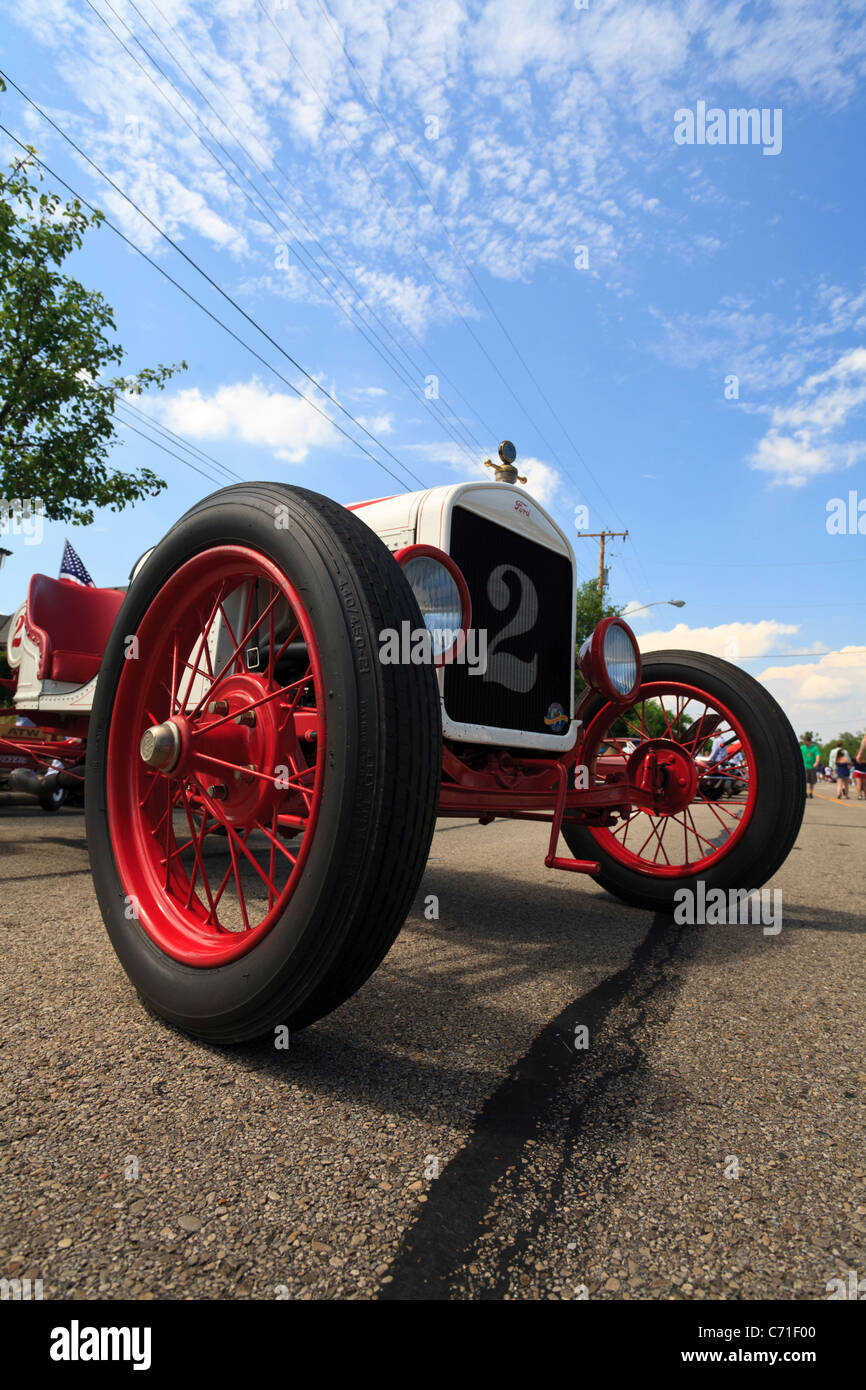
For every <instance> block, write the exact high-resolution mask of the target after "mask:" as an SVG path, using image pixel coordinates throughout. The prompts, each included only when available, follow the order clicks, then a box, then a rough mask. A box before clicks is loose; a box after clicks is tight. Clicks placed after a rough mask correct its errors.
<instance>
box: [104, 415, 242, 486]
mask: <svg viewBox="0 0 866 1390" xmlns="http://www.w3.org/2000/svg"><path fill="white" fill-rule="evenodd" d="M117 423H118V424H119V425H123V427H124V429H127V430H132V431H133V433H134V434H140V435H141V437H142V439H146V440H147V442H148V444H155V445H156V447H157V449H162V452H163V453H164V454H170V455H171V457H172V458H174V459H177V460H178V462H180V463H184V464H186V466H187V468H191V469H192V470H193V472H194V473H198V474H199V475H200V476H201V477H202V478H207V481H208V482H209V483H219V482H221V481H222V480H221V479H220V478H214V477H213V475H212V474H210V473H205V472H204V470H203V469H201V468H197V467H196V465H195V464H194V463H191V462H190V460H189V459H185V458H184V457H183V456H182V455H181V454H176V453H175V451H174V449H169V447H168V445H166V444H161V443H160V441H159V440H158V439H154V438H153V437H152V436H151V435H149V434H145V432H144V430H140V429H139V428H138V426H137V425H133V424H132V422H131V421H129V420H124V419H123V418H122V417H120V416H119V417H118V420H117Z"/></svg>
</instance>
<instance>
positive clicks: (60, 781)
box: [6, 767, 84, 796]
mask: <svg viewBox="0 0 866 1390" xmlns="http://www.w3.org/2000/svg"><path fill="white" fill-rule="evenodd" d="M6 786H7V788H8V789H9V791H11V792H26V793H27V795H28V796H40V795H41V794H42V792H43V791H44V792H48V794H49V795H53V793H54V792H56V791H57V790H58V789H59V788H60V787H62V788H63V790H64V791H68V792H74V791H80V790H81V788H82V787H83V786H84V778H83V777H82V776H81V774H80V773H79V774H78V775H77V776H76V774H75V773H74V772H66V771H63V772H34V771H33V769H32V768H29V767H16V768H15V770H14V771H13V772H10V774H9V777H8V780H7V782H6Z"/></svg>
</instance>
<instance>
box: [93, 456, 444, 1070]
mask: <svg viewBox="0 0 866 1390" xmlns="http://www.w3.org/2000/svg"><path fill="white" fill-rule="evenodd" d="M278 507H279V508H283V507H284V508H286V509H287V516H288V526H287V528H283V529H275V524H274V518H275V516H276V514H277V512H276V509H277V508H278ZM225 544H242V545H244V546H247V547H250V548H252V549H254V550H256V551H258V552H259V553H260V554H262V555H264V556H267V557H268V558H269V559H270V560H272V561H274V562H275V563H276V564H277V565H278V566H279V567H280V569H281V570H282V572H283V573H284V574H285V575H286V576H287V578H288V579H289V580H290V582H291V583H292V584H293V585H294V586H295V589H296V591H297V592H298V593H300V594H301V595H302V596H303V600H304V603H305V604H306V606H307V610H308V613H309V614H310V617H311V621H312V622H313V624H314V627H315V634H316V641H317V644H318V646H319V652H320V657H321V660H322V666H323V669H324V670H325V671H326V673H327V685H328V687H329V689H328V696H329V702H328V706H327V717H328V724H327V727H328V733H327V750H328V756H327V760H326V764H325V767H326V770H325V775H324V785H323V794H322V801H321V806H320V810H319V818H318V821H317V824H316V830H315V834H314V838H313V843H312V848H311V851H310V854H309V858H308V860H307V862H306V865H305V867H304V869H303V874H302V877H301V880H300V882H299V884H298V887H297V888H296V890H295V892H294V893H293V895H292V897H291V898H290V900H289V902H288V905H287V908H286V911H285V912H284V914H283V916H282V917H281V918H280V919H279V921H278V922H277V923H276V925H274V926H273V927H272V928H271V930H270V931H269V932H268V933H267V934H266V935H265V936H264V937H263V938H262V939H261V940H260V941H259V943H258V944H256V945H254V946H253V948H252V949H251V950H249V951H248V952H247V953H246V954H245V955H243V956H241V957H239V958H238V959H236V960H234V961H231V962H229V963H227V964H223V965H219V966H215V967H212V968H206V969H202V968H197V967H194V966H188V965H185V964H182V963H179V962H178V961H176V960H174V959H172V958H171V957H170V956H169V955H167V954H166V953H165V952H163V951H162V950H160V949H159V948H158V947H157V946H156V944H155V942H154V941H153V940H152V939H151V938H150V937H149V936H148V935H147V934H146V932H145V931H144V929H143V928H142V927H141V926H139V924H138V923H137V922H135V921H129V920H127V917H126V915H125V911H124V907H125V902H126V892H127V891H128V890H125V889H124V887H123V885H122V883H121V881H120V877H119V874H118V870H117V865H116V863H115V859H114V855H113V852H112V845H111V839H110V834H109V824H108V814H107V806H106V802H107V794H106V755H107V746H108V738H107V734H108V725H109V721H110V719H111V713H112V706H113V702H114V697H115V692H116V688H117V685H118V681H119V679H120V672H121V669H122V666H123V662H124V635H125V634H128V633H134V632H136V630H137V628H138V625H139V623H140V621H141V619H142V616H143V614H144V613H145V612H146V610H147V608H148V606H149V604H150V603H151V602H152V601H153V599H154V597H155V595H156V594H157V593H158V591H159V589H160V587H161V585H162V584H163V583H164V582H165V581H166V579H167V578H168V576H170V575H171V574H172V573H174V572H175V571H176V570H177V569H178V568H179V567H180V566H181V565H182V564H183V563H185V562H186V561H187V560H188V559H190V557H192V556H193V555H196V554H199V553H201V552H202V551H204V550H208V549H210V548H212V547H213V546H215V545H225ZM404 620H408V622H409V623H410V624H411V625H412V627H413V628H415V627H420V626H422V625H423V621H422V618H421V614H420V611H419V609H418V605H417V603H416V600H415V597H414V595H413V593H412V590H411V589H410V587H409V585H408V583H407V581H406V579H405V577H404V575H403V573H402V571H401V569H400V567H399V566H398V565H397V564H396V562H395V561H394V559H393V557H392V555H391V554H390V553H389V551H388V550H387V548H386V547H385V545H384V544H383V543H382V541H381V540H379V538H378V537H377V536H376V535H375V534H374V533H373V532H372V531H371V530H370V529H369V527H367V526H366V525H365V524H364V523H363V522H362V521H361V520H360V519H359V518H358V517H357V516H355V515H354V513H352V512H350V511H347V510H346V509H345V508H343V507H341V506H339V505H338V504H337V503H335V502H332V501H331V500H330V499H328V498H325V497H322V496H320V495H319V494H317V493H314V492H309V491H307V490H306V489H303V488H296V487H288V486H282V485H279V484H275V483H251V484H242V485H239V486H237V487H230V488H225V489H224V490H222V491H220V492H217V493H215V494H213V495H212V496H210V497H208V498H206V499H205V500H204V501H202V502H200V503H199V504H198V505H197V506H195V507H193V508H192V510H191V511H189V512H187V514H186V515H185V516H184V517H183V518H182V519H181V520H180V521H179V522H178V523H177V524H176V525H175V526H174V527H173V528H172V530H171V531H170V532H169V533H168V535H167V536H166V537H165V538H164V539H163V540H162V541H161V542H160V544H159V545H158V546H157V547H156V549H155V550H154V552H153V553H152V554H151V556H150V557H149V559H148V560H147V562H146V564H145V565H144V567H143V569H142V570H141V572H140V574H139V575H138V577H137V578H136V580H135V582H134V583H133V585H132V586H131V588H130V590H129V593H128V595H127V597H126V599H125V601H124V604H123V607H122V608H121V610H120V613H119V615H118V618H117V622H116V624H115V627H114V630H113V632H112V635H111V638H110V641H109V644H108V648H107V651H106V654H105V659H104V661H103V664H102V668H101V671H100V675H99V681H98V684H97V690H96V696H95V700H94V706H93V714H92V718H91V726H90V727H91V733H90V741H89V745H88V754H87V781H86V817H87V838H88V845H89V850H90V859H91V865H92V870H93V878H94V883H95V886H96V892H97V897H98V899H99V904H100V908H101V910H102V915H103V918H104V920H105V924H106V927H107V929H108V933H109V936H110V937H111V940H112V943H113V945H114V948H115V950H116V952H117V954H118V956H119V958H120V960H121V963H122V964H123V967H124V969H125V970H126V972H127V974H128V975H129V977H130V979H131V980H132V982H133V984H134V985H135V986H136V988H137V989H138V991H139V993H140V995H141V996H142V998H143V1000H144V1001H145V1003H146V1004H147V1005H148V1006H149V1007H150V1008H151V1009H152V1010H154V1011H155V1012H156V1013H158V1014H160V1015H161V1016H162V1017H163V1018H165V1019H167V1020H169V1021H170V1022H172V1023H174V1024H176V1025H178V1026H180V1027H181V1028H183V1029H184V1030H185V1031H187V1032H189V1033H191V1034H193V1035H195V1036H197V1037H201V1038H205V1039H208V1040H210V1041H213V1042H219V1043H237V1042H242V1041H246V1040H249V1039H252V1038H255V1037H258V1036H261V1035H263V1034H265V1033H272V1032H273V1029H274V1028H275V1026H276V1025H278V1024H287V1025H288V1026H289V1027H290V1028H293V1029H297V1028H301V1027H304V1026H306V1025H308V1024H310V1023H312V1022H314V1021H315V1020H316V1019H318V1018H321V1017H322V1016H323V1015H324V1014H327V1013H329V1012H330V1011H331V1010H333V1009H335V1008H336V1007H337V1006H338V1005H339V1004H341V1003H342V1002H343V1001H344V1000H345V999H347V998H348V997H349V996H350V995H352V994H353V993H354V992H355V991H356V990H357V989H358V988H359V987H360V986H361V985H362V984H363V982H364V981H365V980H366V979H367V978H368V976H369V975H370V974H371V973H372V972H373V971H374V970H375V968H376V967H377V966H378V964H379V963H380V961H381V960H382V959H383V957H384V956H385V954H386V953H387V951H388V950H389V948H390V946H391V945H392V943H393V941H394V939H395V937H396V936H397V934H398V932H399V930H400V927H401V926H402V923H403V921H404V919H405V916H406V913H407V912H408V910H409V907H410V905H411V903H412V900H413V897H414V895H415V892H416V890H417V887H418V884H419V881H420V879H421V876H422V874H423V871H424V867H425V864H426V860H427V855H428V852H429V847H430V841H431V838H432V834H433V829H434V824H435V816H436V810H437V805H438V791H439V782H440V778H441V757H442V753H441V721H440V703H439V694H438V687H437V684H436V678H435V673H434V671H433V668H432V667H431V666H426V665H421V666H404V665H383V664H382V663H381V662H380V661H379V660H378V649H379V637H378V634H379V633H380V632H381V630H382V629H383V628H387V627H396V628H397V629H398V630H399V627H400V623H401V622H402V621H404ZM135 756H137V754H136V750H134V749H130V757H135Z"/></svg>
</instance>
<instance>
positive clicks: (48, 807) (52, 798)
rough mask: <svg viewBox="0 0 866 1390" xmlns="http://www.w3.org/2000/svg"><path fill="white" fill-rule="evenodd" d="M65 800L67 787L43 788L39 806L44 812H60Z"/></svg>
mask: <svg viewBox="0 0 866 1390" xmlns="http://www.w3.org/2000/svg"><path fill="white" fill-rule="evenodd" d="M65 800H66V789H65V787H58V786H50V787H42V789H41V790H40V792H39V805H40V806H41V807H42V809H43V811H49V812H54V811H59V810H60V807H61V806H62V805H63V803H64V801H65Z"/></svg>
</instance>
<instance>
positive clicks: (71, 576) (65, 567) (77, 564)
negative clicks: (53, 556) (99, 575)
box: [58, 541, 96, 588]
mask: <svg viewBox="0 0 866 1390" xmlns="http://www.w3.org/2000/svg"><path fill="white" fill-rule="evenodd" d="M58 578H59V579H68V580H70V581H71V583H73V584H89V585H90V586H91V588H95V587H96V586H95V585H94V583H93V580H92V579H91V578H90V575H89V574H88V573H87V570H86V569H85V568H84V565H83V564H82V563H81V558H80V556H79V554H78V551H77V550H75V549H74V548H73V547H72V546H71V545H70V544H69V541H67V542H66V544H65V545H64V547H63V559H62V560H61V561H60V574H59V575H58Z"/></svg>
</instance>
